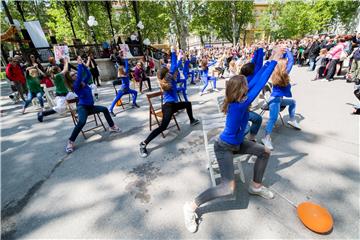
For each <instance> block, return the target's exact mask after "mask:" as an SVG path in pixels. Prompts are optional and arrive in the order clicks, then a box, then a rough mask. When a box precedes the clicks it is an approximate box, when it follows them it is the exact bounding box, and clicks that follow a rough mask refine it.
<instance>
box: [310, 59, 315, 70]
mask: <svg viewBox="0 0 360 240" xmlns="http://www.w3.org/2000/svg"><path fill="white" fill-rule="evenodd" d="M309 64H310V66H309V71H314V69H315V67H316V62H315V58H309Z"/></svg>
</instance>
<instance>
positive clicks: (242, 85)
mask: <svg viewBox="0 0 360 240" xmlns="http://www.w3.org/2000/svg"><path fill="white" fill-rule="evenodd" d="M247 92H248V85H247V80H246V77H245V76H244V75H235V76H233V77H232V78H230V80H229V81H228V82H227V83H226V90H225V99H224V104H223V108H222V112H223V113H225V114H226V113H227V110H228V107H229V104H230V103H233V102H241V101H242V100H244V99H245V98H246V94H247Z"/></svg>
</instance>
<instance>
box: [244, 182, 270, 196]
mask: <svg viewBox="0 0 360 240" xmlns="http://www.w3.org/2000/svg"><path fill="white" fill-rule="evenodd" d="M248 192H249V193H250V194H252V195H259V196H261V197H263V198H265V199H273V198H274V197H275V195H274V193H273V192H272V191H271V190H270V189H268V188H267V187H265V186H261V187H259V188H255V187H254V186H252V184H250V186H249V188H248Z"/></svg>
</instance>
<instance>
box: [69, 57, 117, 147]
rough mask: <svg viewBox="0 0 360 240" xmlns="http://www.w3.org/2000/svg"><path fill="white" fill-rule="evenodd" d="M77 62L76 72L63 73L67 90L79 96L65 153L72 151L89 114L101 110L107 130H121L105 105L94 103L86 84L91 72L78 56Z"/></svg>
mask: <svg viewBox="0 0 360 240" xmlns="http://www.w3.org/2000/svg"><path fill="white" fill-rule="evenodd" d="M77 63H78V70H77V72H67V73H65V84H66V86H67V87H68V89H69V90H71V91H74V92H75V94H76V95H77V96H78V98H79V101H78V103H77V113H78V118H79V121H78V123H77V124H76V126H75V128H74V130H73V131H72V133H71V136H70V138H69V140H68V143H67V145H66V148H65V151H66V152H67V153H72V152H73V151H74V142H75V140H76V138H77V136H78V135H79V133H80V131H81V130H82V128H83V127H84V126H85V124H86V120H87V117H88V115H89V114H94V113H100V112H102V113H103V114H104V116H105V119H106V121H107V123H108V124H109V126H110V129H109V131H110V132H121V129H120V128H119V127H118V126H116V124H115V123H114V122H113V120H112V118H111V116H110V113H109V110H108V109H107V108H106V107H103V106H96V105H94V99H93V96H92V93H91V88H90V87H89V86H88V82H89V80H90V78H91V73H90V71H89V69H88V68H87V67H86V66H85V64H84V62H83V60H82V59H81V57H80V56H78V57H77Z"/></svg>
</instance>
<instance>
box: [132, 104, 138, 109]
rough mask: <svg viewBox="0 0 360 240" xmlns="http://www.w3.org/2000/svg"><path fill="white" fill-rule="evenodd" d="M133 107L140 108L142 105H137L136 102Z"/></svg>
mask: <svg viewBox="0 0 360 240" xmlns="http://www.w3.org/2000/svg"><path fill="white" fill-rule="evenodd" d="M132 107H133V108H139V107H140V106H139V105H137V104H136V103H134V104H133V105H132Z"/></svg>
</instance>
